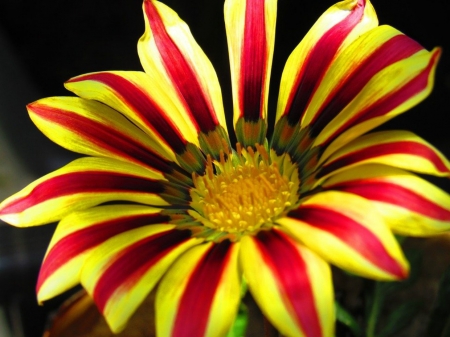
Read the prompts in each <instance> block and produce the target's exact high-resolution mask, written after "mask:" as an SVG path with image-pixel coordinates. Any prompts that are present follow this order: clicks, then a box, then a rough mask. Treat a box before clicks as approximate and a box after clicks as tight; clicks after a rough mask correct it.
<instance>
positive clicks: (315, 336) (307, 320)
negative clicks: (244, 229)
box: [255, 231, 322, 337]
mask: <svg viewBox="0 0 450 337" xmlns="http://www.w3.org/2000/svg"><path fill="white" fill-rule="evenodd" d="M255 242H256V243H257V245H258V248H259V250H260V251H261V253H262V256H263V258H264V262H265V263H266V264H267V266H270V268H271V269H272V271H273V272H274V274H275V275H276V278H277V280H278V282H279V283H280V285H281V287H280V288H281V289H280V290H281V292H282V296H283V299H284V301H285V303H286V306H287V307H288V308H289V307H292V309H293V310H294V312H295V315H296V317H295V318H296V319H297V320H298V323H299V325H300V326H301V327H302V330H303V331H304V333H305V336H308V337H321V336H322V328H321V325H320V321H319V317H318V315H317V308H316V305H315V301H314V293H313V290H312V287H311V283H310V282H311V279H310V278H309V275H308V273H307V266H306V262H305V261H304V260H303V257H302V256H301V255H300V254H299V252H298V250H297V249H296V248H295V247H294V245H293V244H292V243H291V242H290V240H288V239H287V238H286V236H285V234H282V233H281V232H278V231H270V232H269V231H261V232H259V233H258V235H257V240H255Z"/></svg>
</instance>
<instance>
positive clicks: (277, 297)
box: [241, 230, 334, 337]
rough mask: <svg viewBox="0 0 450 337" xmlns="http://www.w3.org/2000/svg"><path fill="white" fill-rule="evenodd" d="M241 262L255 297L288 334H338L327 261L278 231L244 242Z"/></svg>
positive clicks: (244, 240) (249, 238) (276, 324)
mask: <svg viewBox="0 0 450 337" xmlns="http://www.w3.org/2000/svg"><path fill="white" fill-rule="evenodd" d="M241 263H242V266H243V270H244V276H245V279H246V280H247V282H248V285H249V289H250V291H251V293H252V295H253V297H254V298H255V300H256V302H257V303H258V304H259V306H260V307H261V310H262V311H263V313H264V314H265V316H266V317H267V318H268V319H270V321H271V322H272V324H274V326H275V327H276V328H277V329H278V330H279V331H280V332H281V333H282V334H283V336H307V337H321V336H323V337H331V336H333V331H334V306H333V289H332V282H331V272H330V268H329V266H328V264H327V263H326V262H325V261H323V260H322V258H320V257H318V256H316V255H315V254H314V253H313V252H311V251H310V250H309V249H307V248H305V247H304V246H302V245H300V244H298V243H297V242H295V241H294V240H292V239H291V238H289V236H288V235H286V234H285V233H283V232H281V231H278V230H273V231H261V232H259V233H258V235H256V236H255V237H251V236H247V237H244V238H243V239H242V252H241Z"/></svg>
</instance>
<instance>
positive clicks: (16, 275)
mask: <svg viewBox="0 0 450 337" xmlns="http://www.w3.org/2000/svg"><path fill="white" fill-rule="evenodd" d="M164 2H165V3H166V4H168V5H169V6H171V7H172V8H173V9H175V10H176V11H177V12H178V14H179V15H180V17H181V18H182V19H184V20H185V21H186V22H187V23H188V25H189V26H190V28H191V30H192V32H193V35H194V37H195V38H196V39H197V42H198V43H199V44H200V46H201V47H202V48H203V49H204V51H205V53H206V54H207V55H208V56H209V58H210V59H211V61H212V63H213V65H214V66H215V68H216V71H217V73H218V76H219V80H220V82H221V84H222V90H223V98H224V104H225V108H226V111H227V112H231V88H230V80H229V66H228V55H227V46H226V40H225V30H224V24H223V14H222V13H223V1H222V0H190V1H187V0H166V1H164ZM141 3H142V2H141V0H78V1H61V0H40V1H37V0H0V38H1V39H2V44H0V48H2V50H1V51H0V102H1V104H0V131H1V132H3V133H4V137H5V138H7V141H8V143H9V144H10V146H11V148H12V151H13V152H14V154H15V155H17V156H18V157H19V163H20V164H21V165H22V166H23V167H24V168H26V170H27V171H28V172H29V173H30V175H31V176H33V177H38V176H41V175H43V174H45V173H48V172H50V171H52V170H54V169H57V168H59V167H60V166H62V165H63V164H65V163H67V162H68V161H70V160H71V159H73V158H74V157H75V155H73V154H71V153H68V152H67V151H65V150H62V149H60V148H59V147H58V146H56V145H54V144H53V143H51V142H50V141H49V140H47V139H46V138H45V137H44V136H43V135H42V134H41V133H40V132H39V131H38V130H37V129H36V128H35V127H34V126H33V124H32V123H31V121H30V120H29V118H28V115H27V112H26V109H25V105H26V104H27V103H30V102H32V101H34V100H37V99H39V98H42V97H47V96H58V95H70V93H69V92H67V91H66V90H65V89H64V87H63V82H64V81H66V80H67V79H69V78H71V77H73V76H76V75H80V74H83V73H87V72H92V71H101V70H141V66H140V63H139V59H138V56H137V49H136V43H137V40H138V39H139V37H140V36H141V35H142V33H143V31H144V21H143V18H142V11H141ZM333 3H334V1H330V0H322V1H301V0H279V6H278V20H277V33H276V45H275V56H274V65H273V71H272V81H271V89H272V90H271V95H270V112H272V113H274V109H275V103H276V98H277V94H278V85H279V80H280V76H281V71H282V69H283V66H284V63H285V61H286V59H287V57H288V55H289V54H290V52H291V51H292V50H293V49H294V47H295V46H296V45H297V44H298V43H299V41H300V40H301V38H302V37H303V36H304V35H305V33H306V32H307V31H308V29H309V28H310V27H311V25H312V24H313V23H314V22H315V20H316V19H317V18H318V17H319V16H320V15H321V14H322V13H323V11H325V10H326V9H327V8H328V7H329V6H330V5H332V4H333ZM373 4H374V6H375V9H376V11H377V13H378V17H379V20H380V24H390V25H392V26H394V27H396V28H397V29H399V30H401V31H402V32H404V33H405V34H407V35H409V36H410V37H412V38H414V39H415V40H417V41H418V42H419V43H421V44H422V45H423V46H424V47H425V48H427V49H432V48H433V47H435V46H441V47H443V51H444V52H443V56H442V58H441V61H440V64H439V67H438V69H437V74H436V83H435V88H434V90H433V93H432V94H431V96H430V97H429V98H427V99H426V100H425V101H424V102H423V103H421V104H420V105H419V106H417V107H415V108H413V109H412V110H411V111H409V112H408V113H406V114H403V115H402V116H399V117H397V118H396V119H394V120H393V121H392V122H389V123H388V126H389V127H390V128H393V129H394V128H401V129H409V130H412V131H414V132H415V133H417V134H419V135H420V136H422V137H424V138H425V139H427V140H428V141H430V142H431V143H432V144H434V145H435V146H437V147H438V148H439V149H440V150H441V151H443V152H444V153H446V154H447V155H450V141H449V139H448V138H449V131H448V125H449V122H448V118H447V115H448V114H449V113H450V110H449V106H448V98H449V96H450V41H449V32H448V31H449V28H450V23H449V22H450V4H449V2H448V1H446V0H428V1H426V2H425V1H411V0H395V1H387V0H378V1H376V0H374V1H373ZM270 112H269V113H270ZM2 160H4V159H2V158H0V165H1V161H2ZM28 182H29V181H26V182H25V183H28ZM18 184H23V183H22V182H18ZM442 186H444V187H445V188H447V186H445V184H442ZM0 188H1V186H0ZM0 230H1V231H0V306H3V307H4V308H6V309H4V310H6V313H7V315H8V317H9V318H11V317H12V318H13V319H16V320H17V319H19V322H16V323H15V324H16V325H17V324H18V325H22V326H23V331H22V332H20V331H19V330H20V329H19V328H17V327H16V328H15V329H16V330H14V331H15V334H16V336H15V337H21V336H22V335H24V336H27V337H33V336H40V335H41V333H42V329H43V324H44V323H43V322H44V317H45V316H46V315H47V311H48V310H50V309H52V308H53V307H54V306H56V304H57V301H56V302H55V304H52V303H50V305H49V306H46V307H44V308H39V307H38V306H37V304H36V302H35V299H34V292H33V288H34V284H35V281H36V273H37V270H38V268H39V263H40V261H41V259H42V256H43V254H44V251H45V247H46V245H47V243H48V240H49V237H50V234H51V231H52V230H53V227H52V226H47V228H34V229H22V230H21V229H15V228H12V227H6V226H4V225H3V226H2V224H0ZM23 233H25V234H23ZM17 236H20V240H19V242H21V245H22V247H21V248H19V247H18V245H17V244H15V243H14V242H16V241H17ZM14 306H16V307H17V308H18V309H17V308H16V309H14V308H13V309H11V308H12V307H14ZM14 313H16V314H17V313H19V314H18V316H19V318H17V317H16V316H17V315H16V314H14ZM15 315H16V316H15ZM17 329H19V330H17ZM20 334H22V335H20Z"/></svg>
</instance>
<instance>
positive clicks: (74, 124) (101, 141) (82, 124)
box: [29, 103, 173, 173]
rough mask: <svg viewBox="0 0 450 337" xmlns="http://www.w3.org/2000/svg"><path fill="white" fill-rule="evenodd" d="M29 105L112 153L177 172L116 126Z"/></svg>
mask: <svg viewBox="0 0 450 337" xmlns="http://www.w3.org/2000/svg"><path fill="white" fill-rule="evenodd" d="M29 108H30V109H31V110H32V111H33V113H34V114H36V115H38V116H40V117H41V118H43V119H45V120H48V121H50V122H51V123H56V124H58V125H61V126H62V127H64V128H65V129H67V130H70V131H73V132H75V133H76V134H77V136H79V137H81V138H83V139H85V140H86V142H91V143H93V144H95V145H96V146H98V147H99V148H102V149H105V150H106V151H108V152H111V153H114V154H116V155H118V156H120V157H122V158H127V159H130V160H131V161H139V162H140V163H143V164H145V165H147V166H149V167H151V168H155V169H157V170H158V171H160V172H165V173H170V172H172V171H173V169H172V168H171V167H170V164H169V162H168V161H166V160H164V159H163V158H161V157H160V156H159V155H157V154H156V153H154V152H151V149H150V148H148V147H143V146H142V144H140V143H138V142H136V141H135V140H134V139H133V138H130V137H129V136H127V135H126V134H123V133H121V132H120V131H118V130H116V129H114V128H112V127H108V125H105V124H101V123H98V122H96V121H95V120H92V119H89V118H86V117H84V116H81V115H78V114H75V113H72V112H70V111H65V110H62V109H57V108H52V107H49V106H46V105H41V104H39V103H36V104H30V105H29Z"/></svg>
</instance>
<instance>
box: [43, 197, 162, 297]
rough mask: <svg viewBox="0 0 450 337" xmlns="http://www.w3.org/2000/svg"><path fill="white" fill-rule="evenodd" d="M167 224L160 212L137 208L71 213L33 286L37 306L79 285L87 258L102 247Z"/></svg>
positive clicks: (46, 256)
mask: <svg viewBox="0 0 450 337" xmlns="http://www.w3.org/2000/svg"><path fill="white" fill-rule="evenodd" d="M168 220H169V218H168V217H167V216H163V215H161V214H160V210H158V209H154V208H151V207H148V206H138V205H110V206H99V207H94V208H91V209H88V210H83V211H79V212H74V213H71V214H70V215H68V216H67V217H65V218H64V219H63V220H61V221H60V223H59V224H58V227H57V228H56V231H55V233H54V234H53V238H52V240H51V242H50V245H49V247H48V249H47V253H46V255H45V258H44V261H43V263H42V266H41V270H40V272H39V278H38V282H37V286H36V292H37V295H38V300H39V302H42V301H45V300H47V299H50V298H52V297H54V296H56V295H59V294H60V293H62V292H64V291H66V290H69V289H70V288H71V287H73V286H75V285H76V284H78V283H79V281H80V273H81V269H82V267H83V264H84V262H85V260H86V257H87V256H89V253H90V252H91V251H92V250H93V249H95V247H97V246H98V245H100V244H101V243H103V242H105V241H106V240H108V239H110V238H112V237H114V236H116V235H120V234H121V233H124V232H126V231H129V230H133V229H135V228H139V227H142V226H147V225H150V224H162V223H166V222H167V221H168ZM94 254H95V252H94Z"/></svg>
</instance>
